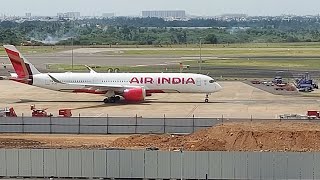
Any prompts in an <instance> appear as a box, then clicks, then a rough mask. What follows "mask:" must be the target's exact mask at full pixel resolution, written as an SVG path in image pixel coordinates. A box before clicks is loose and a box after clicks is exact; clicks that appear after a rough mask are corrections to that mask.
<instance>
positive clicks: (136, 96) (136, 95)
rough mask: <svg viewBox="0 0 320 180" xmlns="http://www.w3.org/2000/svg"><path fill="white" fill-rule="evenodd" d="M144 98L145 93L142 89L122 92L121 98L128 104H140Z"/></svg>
mask: <svg viewBox="0 0 320 180" xmlns="http://www.w3.org/2000/svg"><path fill="white" fill-rule="evenodd" d="M145 97H146V91H145V90H144V89H143V88H133V89H126V90H124V92H123V98H124V99H125V100H126V101H130V102H140V101H143V100H144V98H145Z"/></svg>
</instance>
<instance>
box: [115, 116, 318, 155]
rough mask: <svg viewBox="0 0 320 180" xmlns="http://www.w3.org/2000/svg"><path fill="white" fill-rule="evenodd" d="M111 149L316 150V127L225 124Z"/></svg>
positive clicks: (132, 140)
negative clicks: (187, 133) (188, 133)
mask: <svg viewBox="0 0 320 180" xmlns="http://www.w3.org/2000/svg"><path fill="white" fill-rule="evenodd" d="M111 147H117V148H134V149H141V148H147V147H158V148H160V149H162V150H176V149H181V148H183V149H184V150H189V151H320V124H318V123H311V122H305V123H298V122H239V123H226V124H223V125H218V126H215V127H212V128H208V129H204V130H200V131H197V132H195V133H193V134H190V135H178V136H177V135H134V136H130V137H128V138H119V139H116V140H115V141H114V142H113V143H112V144H111Z"/></svg>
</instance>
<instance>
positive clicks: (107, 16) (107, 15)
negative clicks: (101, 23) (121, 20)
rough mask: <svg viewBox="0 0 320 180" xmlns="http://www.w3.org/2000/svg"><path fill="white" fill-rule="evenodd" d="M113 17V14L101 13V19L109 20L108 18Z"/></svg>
mask: <svg viewBox="0 0 320 180" xmlns="http://www.w3.org/2000/svg"><path fill="white" fill-rule="evenodd" d="M114 16H115V15H114V13H103V14H102V17H103V18H110V17H114Z"/></svg>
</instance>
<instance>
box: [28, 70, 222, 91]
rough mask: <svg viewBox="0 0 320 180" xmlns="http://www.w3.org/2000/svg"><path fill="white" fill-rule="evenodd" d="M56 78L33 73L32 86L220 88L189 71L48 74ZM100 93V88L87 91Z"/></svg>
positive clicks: (61, 88) (69, 88)
mask: <svg viewBox="0 0 320 180" xmlns="http://www.w3.org/2000/svg"><path fill="white" fill-rule="evenodd" d="M49 74H50V76H52V77H54V78H55V79H57V80H59V81H60V82H61V83H57V82H55V81H53V80H52V78H50V76H49V75H48V74H36V75H33V85H34V86H37V87H41V88H46V89H51V90H56V91H70V92H86V91H81V90H84V89H86V88H87V87H86V86H85V85H84V84H99V85H101V84H105V85H110V86H112V85H117V86H119V85H121V86H124V87H130V86H133V87H137V86H138V87H142V88H144V89H145V90H146V91H147V92H150V93H159V92H165V93H170V92H178V93H208V94H209V93H213V92H216V91H219V90H221V89H222V88H221V86H220V85H219V84H218V83H216V82H214V80H213V79H212V78H211V77H209V76H206V75H201V74H189V73H49ZM99 91H101V94H104V93H105V92H104V91H103V90H101V89H94V91H87V92H90V93H98V92H99Z"/></svg>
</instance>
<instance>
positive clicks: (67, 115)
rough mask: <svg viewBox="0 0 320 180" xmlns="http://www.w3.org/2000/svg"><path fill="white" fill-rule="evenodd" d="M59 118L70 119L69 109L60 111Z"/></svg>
mask: <svg viewBox="0 0 320 180" xmlns="http://www.w3.org/2000/svg"><path fill="white" fill-rule="evenodd" d="M59 116H63V117H71V116H72V113H71V109H60V110H59Z"/></svg>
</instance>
